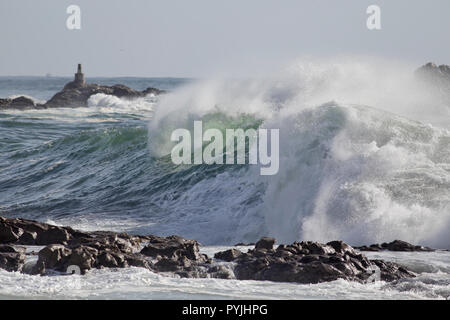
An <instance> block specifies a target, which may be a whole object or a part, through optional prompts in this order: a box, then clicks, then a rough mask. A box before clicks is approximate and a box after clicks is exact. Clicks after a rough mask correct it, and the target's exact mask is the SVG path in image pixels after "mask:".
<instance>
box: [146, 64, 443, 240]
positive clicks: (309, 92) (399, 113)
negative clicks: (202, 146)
mask: <svg viewBox="0 0 450 320" xmlns="http://www.w3.org/2000/svg"><path fill="white" fill-rule="evenodd" d="M224 119H225V120H224ZM243 119H245V121H247V122H248V121H249V122H250V123H251V122H254V121H255V119H263V124H262V126H263V127H267V128H279V129H280V171H279V173H278V174H277V175H275V176H269V177H261V176H259V169H258V168H254V167H253V166H248V167H245V168H241V169H240V170H238V169H236V168H233V169H231V168H225V169H224V172H222V173H220V174H217V175H211V176H208V175H206V176H205V177H204V178H202V179H200V180H199V181H197V182H196V183H195V185H193V186H191V187H190V188H189V189H187V190H185V191H184V192H183V195H182V196H181V197H182V199H176V200H173V201H172V202H171V203H170V205H169V206H170V207H171V212H179V214H176V215H175V216H177V217H178V220H172V219H171V222H172V223H173V224H171V227H174V226H177V227H176V228H175V230H176V231H179V232H181V233H185V234H186V233H187V234H189V235H190V236H192V237H194V238H198V239H200V240H201V241H204V242H206V243H221V242H226V243H230V242H233V241H236V242H237V241H242V240H244V241H253V240H255V239H256V238H257V237H259V236H261V235H272V236H275V237H276V238H277V239H279V240H280V241H281V242H290V241H294V240H299V239H308V240H320V241H327V240H332V239H343V240H345V241H347V242H349V243H352V244H363V243H364V244H367V243H374V242H380V241H390V240H394V239H397V238H399V239H403V240H407V241H411V242H414V243H423V244H428V245H433V246H439V247H449V246H450V237H449V236H448V233H447V231H446V230H447V229H448V227H449V226H450V133H449V131H448V130H447V129H446V128H448V124H449V123H450V121H449V108H448V106H447V105H446V104H445V103H443V102H442V101H440V100H438V99H437V98H435V97H434V96H433V95H432V94H431V93H430V90H429V88H428V87H427V86H426V85H424V84H423V83H421V82H419V81H417V79H415V78H414V76H413V74H412V72H411V68H410V66H401V67H399V66H398V64H396V65H395V66H394V65H393V64H389V63H386V62H380V61H370V62H367V61H365V62H361V61H359V62H358V61H356V62H355V61H351V62H349V61H341V62H339V63H317V62H311V61H308V62H306V63H305V62H301V63H297V64H295V65H294V66H293V67H291V68H290V69H289V70H287V71H286V72H284V73H282V74H279V75H276V76H274V77H272V78H271V79H268V80H267V79H266V80H264V81H263V80H242V81H238V80H234V81H219V80H217V81H207V82H202V83H197V84H194V85H192V86H190V87H187V88H184V89H182V90H179V91H177V92H175V93H172V94H170V95H168V96H166V97H164V98H163V99H162V101H160V102H159V103H158V106H157V108H156V112H155V114H154V116H153V118H152V120H151V121H150V124H149V144H150V149H151V152H152V154H153V155H154V156H157V157H161V156H164V155H167V154H168V153H169V152H170V149H171V147H172V144H171V143H170V142H169V137H170V132H171V131H172V130H173V129H175V128H191V127H192V121H193V120H203V122H204V126H206V127H218V126H219V128H225V127H233V128H234V127H239V126H242V125H243ZM244 125H249V123H246V124H244ZM180 170H187V169H180ZM189 170H195V174H200V172H203V171H202V170H206V169H205V168H204V167H202V166H200V167H198V168H194V169H193V168H189ZM163 229H165V227H163Z"/></svg>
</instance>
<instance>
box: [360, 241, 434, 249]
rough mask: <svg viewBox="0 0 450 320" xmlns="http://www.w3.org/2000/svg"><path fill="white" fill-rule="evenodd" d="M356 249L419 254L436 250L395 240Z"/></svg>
mask: <svg viewBox="0 0 450 320" xmlns="http://www.w3.org/2000/svg"><path fill="white" fill-rule="evenodd" d="M355 248H356V249H358V250H360V251H382V250H387V251H406V252H413V251H419V252H431V251H435V250H434V249H431V248H428V247H423V246H417V245H413V244H411V243H408V242H406V241H402V240H394V241H392V242H385V243H382V244H372V245H370V246H361V247H355Z"/></svg>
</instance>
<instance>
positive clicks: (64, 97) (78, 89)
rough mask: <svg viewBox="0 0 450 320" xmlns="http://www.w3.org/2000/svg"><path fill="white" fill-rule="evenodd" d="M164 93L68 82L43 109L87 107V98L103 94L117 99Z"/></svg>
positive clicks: (155, 90) (150, 89)
mask: <svg viewBox="0 0 450 320" xmlns="http://www.w3.org/2000/svg"><path fill="white" fill-rule="evenodd" d="M164 92H165V91H163V90H159V89H156V88H147V89H145V90H144V91H136V90H133V89H131V88H129V87H127V86H124V85H122V84H116V85H114V86H102V85H98V84H82V85H80V84H77V83H75V82H69V83H68V84H66V85H65V87H64V89H63V90H62V91H60V92H58V93H56V94H55V95H54V96H53V97H52V98H51V99H50V100H48V101H47V102H46V103H45V104H44V105H42V107H43V108H62V107H64V108H65V107H69V108H77V107H87V106H88V100H89V97H90V96H92V95H94V94H97V93H103V94H108V95H113V96H116V97H119V98H129V99H132V98H138V97H144V96H146V95H148V94H154V95H158V94H162V93H164Z"/></svg>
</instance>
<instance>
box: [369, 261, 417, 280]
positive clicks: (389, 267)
mask: <svg viewBox="0 0 450 320" xmlns="http://www.w3.org/2000/svg"><path fill="white" fill-rule="evenodd" d="M371 262H372V263H373V264H375V265H376V266H377V267H378V268H380V271H381V280H382V281H387V282H390V281H395V280H399V279H403V278H412V277H415V275H414V273H412V272H411V271H409V270H407V269H406V268H405V267H402V266H399V265H398V264H395V263H393V262H389V261H383V260H371Z"/></svg>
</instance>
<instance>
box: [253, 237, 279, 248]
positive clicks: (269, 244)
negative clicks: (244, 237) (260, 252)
mask: <svg viewBox="0 0 450 320" xmlns="http://www.w3.org/2000/svg"><path fill="white" fill-rule="evenodd" d="M274 244H275V239H274V238H270V237H264V238H261V239H260V240H259V241H258V242H256V245H255V249H273V245H274Z"/></svg>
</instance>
